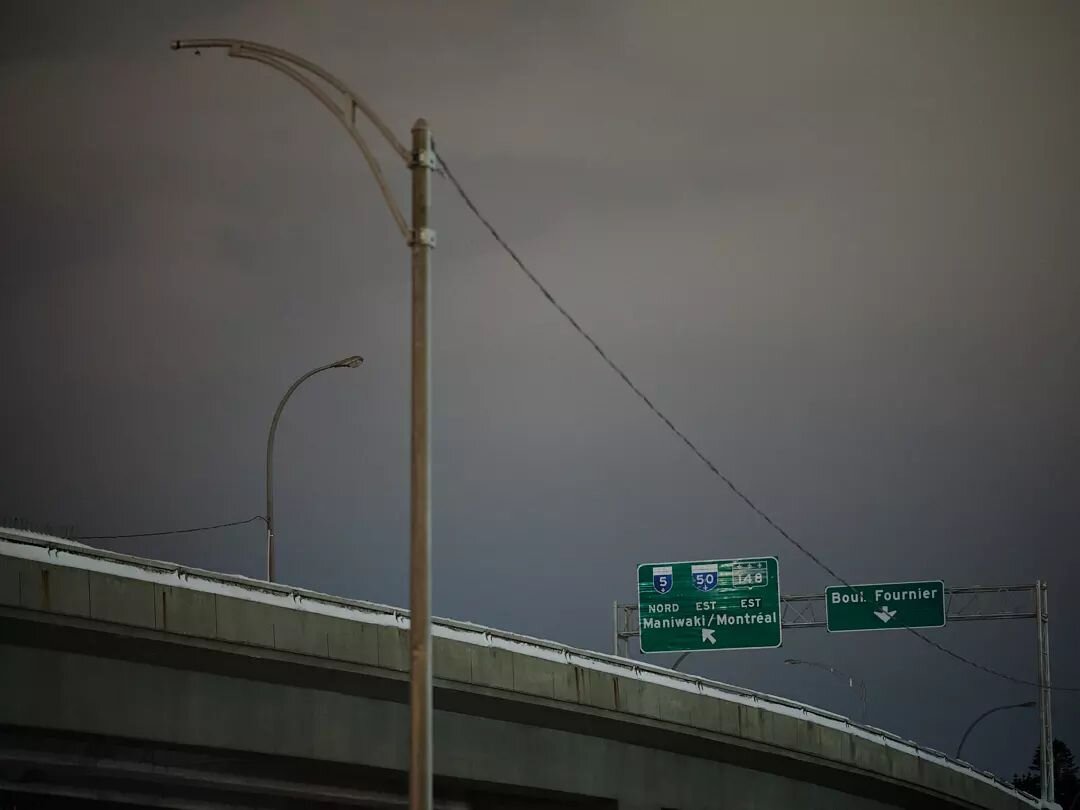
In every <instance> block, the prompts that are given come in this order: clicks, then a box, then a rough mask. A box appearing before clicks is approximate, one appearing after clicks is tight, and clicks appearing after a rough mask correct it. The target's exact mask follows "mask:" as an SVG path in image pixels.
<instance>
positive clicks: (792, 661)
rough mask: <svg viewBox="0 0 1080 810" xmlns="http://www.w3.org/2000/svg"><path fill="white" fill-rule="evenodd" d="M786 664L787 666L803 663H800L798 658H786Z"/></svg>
mask: <svg viewBox="0 0 1080 810" xmlns="http://www.w3.org/2000/svg"><path fill="white" fill-rule="evenodd" d="M784 663H785V664H801V663H802V661H800V660H799V659H798V658H785V659H784Z"/></svg>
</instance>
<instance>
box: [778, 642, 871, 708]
mask: <svg viewBox="0 0 1080 810" xmlns="http://www.w3.org/2000/svg"><path fill="white" fill-rule="evenodd" d="M784 663H785V664H794V665H798V666H806V667H814V668H815V669H823V670H825V671H826V672H828V673H831V674H833V675H836V676H837V677H839V678H842V679H844V680H845V681H847V682H848V686H850V687H851V688H852V689H854V690H855V691H856V694H858V696H859V700H860V702H861V703H862V718H861V720H860V722H862V723H865V722H866V716H867V697H866V682H865V681H863V680H862V679H860V678H855V677H853V676H851V675H848V674H847V673H846V672H841V671H840V670H838V669H837V668H836V667H831V666H829V665H828V664H822V663H819V662H817V661H803V660H802V659H801V658H787V659H785V660H784Z"/></svg>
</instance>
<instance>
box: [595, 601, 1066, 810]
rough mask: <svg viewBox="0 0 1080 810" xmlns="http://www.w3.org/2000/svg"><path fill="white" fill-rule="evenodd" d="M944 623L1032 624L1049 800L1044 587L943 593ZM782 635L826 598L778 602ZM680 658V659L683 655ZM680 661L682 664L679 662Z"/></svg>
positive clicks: (821, 619)
mask: <svg viewBox="0 0 1080 810" xmlns="http://www.w3.org/2000/svg"><path fill="white" fill-rule="evenodd" d="M945 611H946V614H947V622H948V623H949V624H952V623H953V622H978V621H1008V620H1013V619H1035V633H1036V639H1037V651H1038V653H1037V655H1038V657H1037V659H1036V660H1037V664H1038V689H1039V728H1040V734H1039V752H1040V756H1039V759H1040V770H1041V772H1042V780H1041V782H1042V793H1043V796H1042V798H1043V799H1044V800H1047V801H1053V798H1054V754H1053V751H1054V748H1053V745H1054V733H1053V726H1052V723H1051V717H1050V714H1051V713H1050V691H1051V690H1050V632H1049V629H1050V628H1049V625H1050V619H1049V615H1048V613H1047V607H1046V583H1045V582H1043V581H1042V580H1039V581H1037V582H1036V583H1035V584H1034V585H978V586H975V587H970V588H946V589H945ZM637 613H638V606H637V605H636V604H626V605H623V604H619V603H618V602H615V610H614V634H613V641H614V652H615V655H618V656H622V657H624V658H629V657H630V639H631V638H634V637H637V636H640V635H641V630H640V617H638V616H637V615H636V614H637ZM780 627H781V629H782V630H799V629H803V628H822V629H824V628H825V627H826V612H825V593H824V592H822V593H816V594H804V595H799V596H781V597H780ZM684 657H685V654H684ZM679 660H680V661H681V660H682V658H680V659H679Z"/></svg>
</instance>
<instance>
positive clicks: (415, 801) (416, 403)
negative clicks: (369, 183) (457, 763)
mask: <svg viewBox="0 0 1080 810" xmlns="http://www.w3.org/2000/svg"><path fill="white" fill-rule="evenodd" d="M172 47H173V49H174V50H181V49H187V48H190V49H194V50H198V49H210V48H222V49H226V50H227V51H228V54H229V56H231V57H233V58H235V59H246V60H250V61H253V62H258V63H259V64H262V65H265V66H267V67H270V68H273V69H274V70H276V71H277V72H279V73H281V74H283V75H284V76H287V77H288V78H290V79H292V80H293V81H294V82H296V83H297V84H299V85H300V86H301V87H303V88H304V89H305V90H307V91H308V92H309V93H311V95H313V96H314V97H315V98H316V99H318V101H319V103H320V104H322V105H323V107H325V108H326V109H327V110H328V111H329V112H330V114H331V115H333V116H334V117H335V118H336V119H337V120H338V123H340V124H341V126H342V127H344V128H345V131H346V132H347V133H348V134H349V136H350V137H351V138H352V139H353V142H354V143H355V144H356V146H357V148H358V149H359V150H360V152H361V154H362V155H363V156H364V160H365V161H366V162H367V165H368V168H369V169H370V170H371V174H372V176H373V177H374V179H375V182H376V183H377V184H378V186H379V190H380V191H381V192H382V195H383V200H385V202H386V205H387V207H388V208H389V209H390V214H391V216H392V217H393V218H394V223H395V224H396V225H397V228H398V231H399V232H400V233H401V236H402V238H403V239H404V240H405V242H406V244H407V245H408V246H409V249H410V252H411V257H412V343H411V354H412V403H411V415H410V430H409V436H410V471H409V500H410V505H409V653H410V655H409V658H410V662H409V807H410V810H431V804H432V780H431V760H432V756H431V697H432V695H431V565H430V561H431V489H430V483H431V463H430V433H431V430H430V427H431V422H430V415H429V412H428V393H429V389H430V388H431V385H430V383H431V369H430V365H429V352H428V338H429V334H430V331H431V330H430V326H431V313H430V310H429V307H428V299H429V298H430V279H429V276H428V270H429V263H430V259H431V251H432V249H433V248H434V247H435V232H434V231H433V230H432V229H431V228H430V227H429V223H428V210H429V207H430V201H431V173H432V171H434V169H435V167H436V158H435V150H434V147H433V146H432V140H431V130H430V129H429V128H428V124H427V121H425V120H424V119H423V118H419V119H417V121H416V123H415V124H414V125H413V129H412V149H411V150H410V149H407V148H406V147H405V146H404V145H403V144H402V143H401V141H399V140H398V139H397V138H396V137H395V136H394V134H393V133H392V132H391V131H390V128H389V127H387V126H386V124H385V123H383V121H382V120H381V119H380V118H379V116H378V115H376V114H375V111H374V110H372V109H371V107H370V106H368V104H367V103H366V102H365V101H364V100H363V98H361V97H360V95H359V94H357V93H356V92H354V91H353V90H352V89H351V88H350V87H349V86H348V85H346V84H345V83H344V82H343V81H341V79H339V78H337V77H336V76H334V75H333V74H332V73H330V72H329V71H327V70H325V69H323V68H321V67H319V66H318V65H316V64H315V63H314V62H310V61H308V60H307V59H304V58H303V57H301V56H297V55H296V54H294V53H289V52H288V51H285V50H282V49H281V48H275V47H273V46H271V45H265V44H263V43H261V42H252V41H250V40H243V39H188V40H173V42H172ZM357 113H360V114H361V115H362V116H363V117H365V118H366V119H367V120H368V121H369V122H370V124H371V125H372V126H373V127H374V128H375V130H376V131H377V132H378V133H379V134H380V135H381V136H382V137H383V138H384V139H385V140H386V142H387V143H388V144H389V145H390V147H391V148H392V149H393V150H394V152H395V153H396V154H397V156H398V157H399V158H400V159H401V160H402V162H403V163H404V164H405V165H406V166H408V168H409V170H410V172H411V174H412V227H411V228H410V227H409V225H408V224H407V223H406V220H405V215H404V214H403V213H402V211H401V208H400V207H399V206H398V204H397V201H396V200H395V199H394V195H393V194H392V193H391V191H390V186H389V185H388V184H387V182H386V179H385V178H384V177H383V173H382V167H381V166H380V165H379V161H378V160H377V159H376V157H375V154H374V152H372V150H371V148H370V147H369V146H368V143H367V141H366V140H365V139H364V136H363V135H362V134H361V132H360V130H359V129H358V128H357Z"/></svg>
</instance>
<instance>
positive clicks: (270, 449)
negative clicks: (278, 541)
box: [266, 355, 364, 582]
mask: <svg viewBox="0 0 1080 810" xmlns="http://www.w3.org/2000/svg"><path fill="white" fill-rule="evenodd" d="M363 362H364V358H362V357H360V356H359V355H353V356H352V357H346V358H345V359H344V360H338V361H337V362H336V363H327V364H326V365H325V366H319V367H318V368H313V369H312V370H311V371H309V372H307V373H306V374H304V375H303V376H301V377H300V378H299V379H297V380H296V382H294V383H293V384H292V385H290V386H289V390H288V391H286V392H285V396H283V397H282V398H281V402H279V403H278V406H277V410H275V411H274V418H273V420H272V421H271V422H270V435H269V436H268V437H267V439H266V580H267V582H273V581H274V436H275V435H276V434H277V426H278V421H279V420H280V419H281V412H282V411H283V410H285V403H286V402H288V401H289V397H291V396H292V395H293V391H295V390H296V389H297V388H299V387H300V384H301V383H303V382H304V380H306V379H308V378H309V377H314V376H315V375H316V374H318V373H319V372H322V371H327V370H328V369H331V368H356V367H357V366H359V365H360V364H361V363H363Z"/></svg>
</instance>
